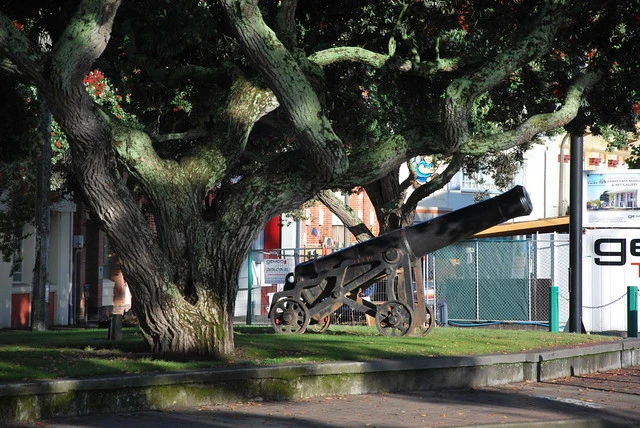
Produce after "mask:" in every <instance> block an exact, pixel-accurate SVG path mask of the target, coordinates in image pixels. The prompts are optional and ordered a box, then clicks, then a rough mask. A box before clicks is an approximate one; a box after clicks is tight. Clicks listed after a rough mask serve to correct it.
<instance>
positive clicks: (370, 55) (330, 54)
mask: <svg viewBox="0 0 640 428" xmlns="http://www.w3.org/2000/svg"><path fill="white" fill-rule="evenodd" d="M388 59H389V55H383V54H379V53H376V52H373V51H370V50H368V49H364V48H359V47H352V46H343V47H337V48H330V49H325V50H322V51H318V52H315V53H313V54H311V55H309V61H311V62H313V63H315V64H317V65H319V66H325V65H329V64H334V63H337V62H343V61H352V62H360V63H363V64H369V65H371V66H373V67H376V68H380V67H382V66H383V65H384V64H385V63H386V62H387V60H388Z"/></svg>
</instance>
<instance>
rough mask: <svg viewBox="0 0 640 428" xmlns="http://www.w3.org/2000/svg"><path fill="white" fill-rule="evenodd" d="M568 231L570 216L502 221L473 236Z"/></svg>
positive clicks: (485, 236)
mask: <svg viewBox="0 0 640 428" xmlns="http://www.w3.org/2000/svg"><path fill="white" fill-rule="evenodd" d="M553 232H559V233H568V232H569V216H563V217H550V218H541V219H539V220H528V221H517V222H508V223H502V224H499V225H497V226H493V227H490V228H489V229H486V230H483V231H482V232H478V233H476V234H475V235H473V236H472V238H491V237H497V236H518V235H533V234H535V233H553Z"/></svg>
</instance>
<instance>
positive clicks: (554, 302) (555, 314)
mask: <svg viewBox="0 0 640 428" xmlns="http://www.w3.org/2000/svg"><path fill="white" fill-rule="evenodd" d="M559 295H560V291H559V290H558V287H557V286H551V287H549V331H550V332H552V333H557V332H559V331H560V305H559V302H558V296H559Z"/></svg>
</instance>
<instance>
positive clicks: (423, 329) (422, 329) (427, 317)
mask: <svg viewBox="0 0 640 428" xmlns="http://www.w3.org/2000/svg"><path fill="white" fill-rule="evenodd" d="M434 325H435V319H434V318H433V309H431V306H429V305H427V304H426V303H425V307H424V320H423V321H422V324H420V325H419V326H418V328H416V333H417V334H420V335H422V336H424V335H426V334H428V333H429V332H430V331H431V330H432V329H433V326H434Z"/></svg>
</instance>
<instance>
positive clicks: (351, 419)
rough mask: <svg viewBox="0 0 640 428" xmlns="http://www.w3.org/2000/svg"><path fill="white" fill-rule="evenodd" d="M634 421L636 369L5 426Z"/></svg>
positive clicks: (639, 405)
mask: <svg viewBox="0 0 640 428" xmlns="http://www.w3.org/2000/svg"><path fill="white" fill-rule="evenodd" d="M483 425H485V426H491V425H501V426H504V425H507V426H508V425H512V426H518V427H548V426H563V427H605V426H606V427H609V426H620V427H633V426H639V427H640V367H635V368H626V369H619V370H614V371H609V372H606V373H594V374H591V375H584V376H574V377H570V378H563V379H557V380H553V381H547V382H527V383H517V384H508V385H501V386H496V387H488V388H481V389H476V390H463V391H427V392H410V393H384V394H367V395H355V396H340V397H321V398H314V399H307V400H301V401H291V402H257V403H256V402H252V403H237V404H225V405H213V406H204V407H202V406H201V407H194V408H181V409H173V410H168V411H145V412H128V413H119V414H101V415H91V416H82V417H68V418H61V419H57V420H45V421H33V422H29V423H22V424H14V425H10V427H46V428H85V427H87V428H101V427H104V428H107V427H109V428H113V427H118V428H120V427H122V428H127V427H131V428H134V427H135V428H159V427H189V428H226V427H318V428H322V427H326V428H333V427H336V428H337V427H379V428H387V427H389V428H390V427H394V428H402V427H412V428H415V427H436V426H448V427H464V426H483Z"/></svg>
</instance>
